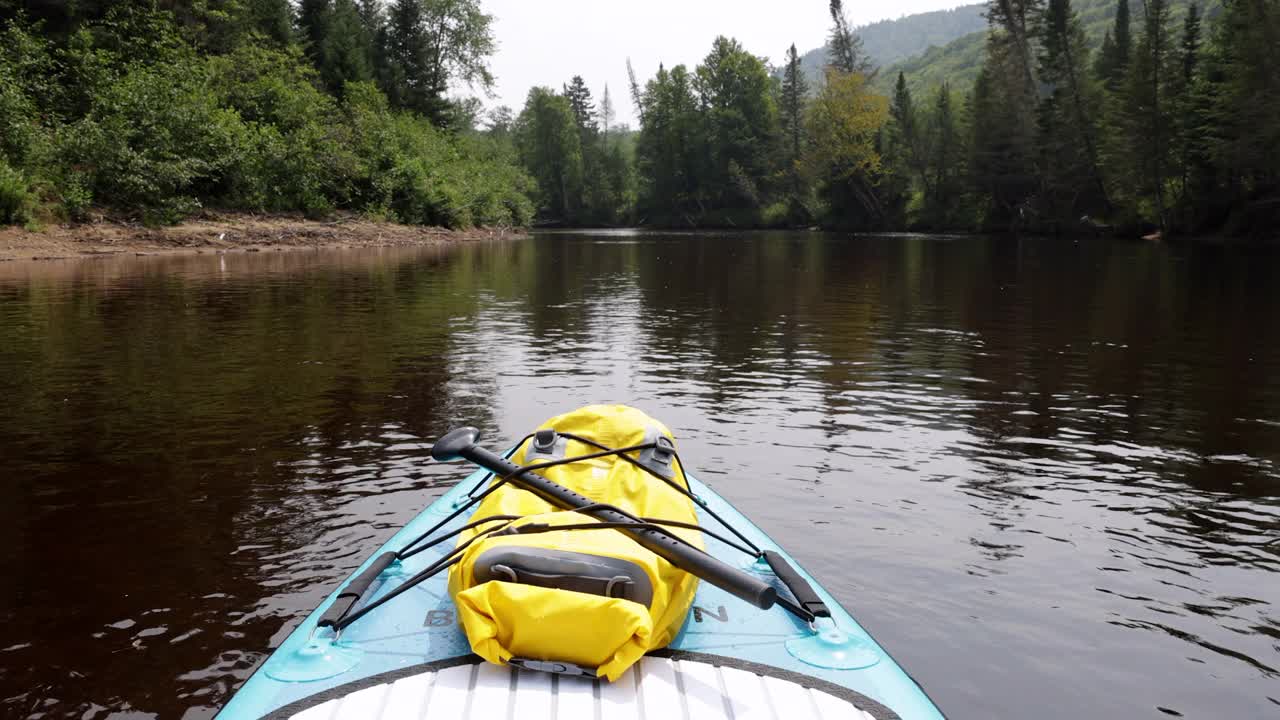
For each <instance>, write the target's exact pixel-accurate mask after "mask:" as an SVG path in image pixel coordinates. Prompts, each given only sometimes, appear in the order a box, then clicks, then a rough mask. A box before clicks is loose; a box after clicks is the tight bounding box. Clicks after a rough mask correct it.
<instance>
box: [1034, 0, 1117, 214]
mask: <svg viewBox="0 0 1280 720" xmlns="http://www.w3.org/2000/svg"><path fill="white" fill-rule="evenodd" d="M1036 34H1037V35H1038V36H1039V38H1040V53H1039V56H1038V61H1039V76H1040V80H1041V82H1043V83H1044V84H1045V85H1046V86H1047V88H1048V93H1049V94H1048V96H1047V97H1045V98H1044V99H1043V100H1042V101H1041V103H1040V109H1039V124H1040V136H1039V149H1040V152H1039V157H1040V163H1041V164H1040V171H1041V177H1042V187H1043V192H1044V197H1045V199H1046V201H1047V203H1048V205H1049V207H1048V208H1047V209H1048V211H1049V213H1050V214H1051V216H1052V217H1053V219H1054V220H1055V221H1058V222H1062V221H1069V220H1071V219H1072V218H1074V217H1076V216H1077V213H1079V212H1101V213H1104V214H1105V213H1106V212H1107V211H1108V210H1109V204H1108V200H1107V190H1106V185H1105V184H1104V182H1103V178H1102V170H1101V167H1100V166H1099V161H1098V139H1097V138H1098V131H1097V127H1096V125H1095V119H1096V116H1097V111H1098V106H1099V103H1098V99H1097V97H1096V96H1095V94H1094V91H1093V86H1092V84H1091V83H1090V82H1089V79H1088V77H1087V76H1086V74H1085V68H1086V67H1088V53H1089V50H1088V45H1087V44H1086V41H1085V36H1084V30H1083V29H1082V28H1081V27H1080V21H1079V19H1078V18H1077V17H1076V13H1075V10H1074V9H1072V7H1071V0H1049V3H1048V6H1047V7H1046V8H1045V11H1044V13H1043V14H1041V16H1040V18H1039V19H1038V21H1037V28H1036Z"/></svg>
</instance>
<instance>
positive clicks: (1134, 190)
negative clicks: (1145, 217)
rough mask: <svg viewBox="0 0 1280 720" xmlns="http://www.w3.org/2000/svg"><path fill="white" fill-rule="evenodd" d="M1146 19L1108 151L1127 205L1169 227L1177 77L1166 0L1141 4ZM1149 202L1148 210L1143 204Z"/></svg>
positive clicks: (1131, 62) (1132, 59) (1154, 0)
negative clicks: (1168, 196)
mask: <svg viewBox="0 0 1280 720" xmlns="http://www.w3.org/2000/svg"><path fill="white" fill-rule="evenodd" d="M1143 5H1144V9H1145V17H1144V20H1143V26H1142V34H1141V35H1140V36H1139V37H1138V44H1137V46H1136V47H1135V49H1134V50H1135V51H1134V53H1133V56H1132V57H1131V58H1130V62H1129V69H1128V73H1127V74H1126V77H1125V85H1124V88H1123V94H1122V97H1121V98H1120V104H1119V111H1118V114H1117V117H1116V122H1117V127H1116V135H1115V141H1116V142H1117V145H1116V147H1115V149H1114V151H1113V155H1114V157H1116V158H1117V159H1118V160H1119V164H1120V167H1121V173H1122V175H1121V179H1122V187H1123V188H1126V189H1127V190H1128V192H1129V193H1130V198H1129V199H1130V205H1131V207H1133V208H1134V209H1136V210H1137V211H1138V212H1139V213H1141V214H1148V213H1147V211H1148V210H1149V216H1150V217H1152V218H1154V219H1155V221H1156V224H1157V225H1159V227H1160V228H1161V229H1165V228H1167V227H1168V216H1167V213H1166V211H1167V199H1166V197H1165V183H1166V181H1167V180H1168V173H1169V169H1170V148H1171V146H1172V142H1171V135H1172V128H1173V124H1174V121H1173V112H1174V110H1175V107H1174V104H1173V102H1172V101H1171V98H1170V97H1169V94H1170V80H1171V79H1173V78H1175V77H1176V76H1177V72H1178V71H1177V69H1176V64H1175V63H1174V62H1173V60H1174V56H1173V53H1172V46H1173V43H1172V42H1171V41H1170V37H1169V7H1168V2H1167V0H1143ZM1148 203H1149V205H1148Z"/></svg>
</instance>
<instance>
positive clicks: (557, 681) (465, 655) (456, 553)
mask: <svg viewBox="0 0 1280 720" xmlns="http://www.w3.org/2000/svg"><path fill="white" fill-rule="evenodd" d="M477 435H478V433H476V431H474V430H472V429H469V428H468V429H463V430H461V431H455V432H454V433H450V435H448V436H446V437H445V438H443V439H442V440H441V441H440V442H438V443H437V444H436V447H435V448H433V452H432V454H433V456H435V457H436V459H438V460H452V459H458V458H463V459H467V460H470V461H471V462H474V463H476V464H479V465H480V466H481V469H480V470H477V471H476V472H474V473H472V474H471V475H470V476H469V477H467V478H466V479H464V480H463V481H462V482H460V483H459V484H458V485H456V486H454V487H453V488H452V489H450V490H449V491H448V492H446V493H445V494H444V495H443V496H442V497H440V498H439V499H438V500H436V501H435V502H434V503H432V504H431V505H430V506H429V507H428V508H427V509H426V510H424V511H423V512H422V513H421V514H420V515H418V517H416V518H414V519H413V520H412V521H411V522H410V523H409V524H408V525H406V526H405V527H404V528H403V529H402V530H401V531H400V532H398V533H397V534H396V535H395V536H394V537H392V538H391V539H390V540H389V541H388V542H387V543H386V544H385V545H384V546H383V547H382V548H381V549H380V550H379V551H378V552H377V553H375V554H374V555H373V556H372V557H371V558H370V559H369V560H368V561H366V562H365V563H364V564H363V565H362V566H361V567H360V568H359V569H358V570H357V571H356V573H355V574H354V575H353V576H352V578H351V579H350V580H348V581H347V582H345V583H343V584H342V585H341V586H340V587H339V588H338V589H337V590H335V591H334V593H333V594H331V595H330V596H329V597H328V598H327V599H326V600H325V601H324V602H323V603H321V605H320V607H318V608H317V609H316V610H315V611H314V612H313V613H311V615H310V616H308V617H307V618H306V619H305V620H304V621H303V622H302V624H301V625H299V626H298V627H297V628H296V629H295V630H294V631H293V633H291V634H290V635H289V637H288V638H286V639H285V641H284V642H283V643H282V644H281V646H280V647H279V648H277V649H276V651H275V652H274V653H272V655H271V656H270V657H269V658H268V659H267V660H266V661H265V662H264V663H263V665H262V666H261V667H259V668H258V670H257V671H256V672H255V673H254V675H253V676H252V677H250V678H249V680H248V681H247V682H246V683H245V684H244V686H243V687H241V688H240V690H239V691H238V692H237V693H236V694H235V696H234V697H233V698H232V699H231V701H230V702H229V703H228V704H227V705H226V706H225V707H224V708H223V709H222V712H221V713H220V714H219V715H218V717H219V718H221V719H222V720H241V719H242V718H243V719H248V718H264V717H265V718H298V719H299V720H331V719H332V720H347V719H356V718H361V719H362V718H414V719H421V718H426V719H431V720H434V719H436V718H442V719H453V718H458V719H463V718H476V719H477V720H481V719H483V720H497V719H499V718H511V719H512V720H543V719H547V720H549V719H551V718H556V719H565V720H568V719H571V718H572V719H580V720H599V719H604V720H608V719H610V718H635V719H637V720H638V719H641V718H649V719H654V720H677V719H679V718H688V719H689V720H704V719H705V720H713V719H717V718H735V719H737V718H786V720H798V719H800V718H854V719H857V720H868V719H875V720H890V719H895V718H896V719H901V720H935V719H940V718H942V714H941V712H939V710H938V709H937V708H936V707H935V706H934V705H933V703H932V702H931V701H930V700H929V698H928V697H927V696H926V695H925V694H924V692H923V691H922V690H921V689H920V687H919V686H918V685H917V684H916V683H915V682H914V681H913V680H912V679H911V678H910V677H909V676H908V675H907V674H906V673H905V672H904V671H903V670H902V668H900V667H899V666H898V665H897V663H895V662H894V660H893V659H892V658H891V657H889V655H888V653H886V652H885V650H884V649H883V648H881V647H880V646H879V645H878V644H877V643H876V642H875V640H873V639H872V638H871V636H870V635H869V634H868V633H867V632H866V631H865V630H864V629H863V628H862V627H861V626H860V625H858V623H857V622H856V621H855V620H854V619H853V617H852V616H851V615H849V613H848V612H847V611H845V610H844V609H843V608H842V607H841V606H840V605H839V603H837V602H836V600H835V598H833V597H832V596H831V595H830V593H828V592H827V591H826V590H825V589H823V588H822V587H821V586H820V585H819V584H818V583H817V582H816V581H815V580H814V579H813V578H812V577H810V576H809V575H808V573H806V572H805V571H804V570H803V569H801V568H800V567H799V566H798V565H797V564H796V563H795V561H794V560H793V559H792V558H791V557H790V556H789V555H788V554H787V553H786V552H785V551H784V550H782V549H781V548H779V547H778V545H777V543H775V542H774V541H773V540H771V539H770V538H769V537H768V535H766V534H765V533H764V532H763V531H762V530H760V529H759V528H758V527H756V526H755V525H754V524H753V523H751V521H750V520H748V519H747V518H746V517H745V516H743V515H742V514H741V513H739V512H738V511H737V510H736V509H735V508H734V507H733V506H732V505H730V504H729V503H728V502H727V501H725V500H724V499H723V498H721V497H720V496H719V495H717V494H716V493H715V492H714V491H712V490H711V489H710V488H708V487H707V486H705V485H703V484H702V483H701V482H699V481H698V480H696V479H695V478H693V477H692V476H689V475H686V474H684V473H683V471H681V472H680V475H679V477H678V479H679V480H682V481H683V482H684V483H687V486H686V485H685V484H681V485H680V487H678V488H676V489H677V490H680V491H681V492H683V493H685V494H686V495H687V497H688V499H689V500H690V501H691V507H695V508H696V513H697V520H698V523H697V524H698V525H700V526H701V527H702V528H703V529H704V530H703V531H702V532H701V533H700V534H701V542H700V543H689V542H684V541H682V538H687V537H688V533H689V530H688V529H687V528H681V529H680V533H679V535H677V533H676V532H675V531H674V529H673V527H671V525H669V524H663V523H661V522H660V521H657V520H654V521H653V523H650V522H647V521H648V520H650V518H645V520H646V522H641V521H640V520H639V519H638V518H637V516H635V515H632V514H627V513H626V512H625V510H620V509H619V508H617V507H615V506H613V505H604V506H603V507H602V503H601V501H600V500H599V499H598V498H594V499H588V498H586V497H584V496H582V495H580V494H577V493H575V492H573V491H572V490H570V489H568V488H566V487H564V486H561V485H559V484H558V483H556V482H555V481H553V480H549V479H548V478H547V477H546V475H547V474H550V473H551V472H553V471H552V470H551V468H550V466H554V465H567V464H569V463H572V462H574V461H575V460H574V458H573V457H568V458H561V459H559V460H555V461H552V462H543V463H536V462H535V463H528V464H526V465H523V466H522V465H518V464H516V463H514V462H512V461H511V459H510V456H511V455H512V454H514V453H515V452H516V451H512V453H509V454H508V455H507V456H500V455H496V454H494V453H491V452H489V451H487V450H484V448H482V447H481V446H479V445H478V444H477ZM569 437H574V438H576V439H582V440H584V441H585V442H593V441H591V440H590V439H589V438H577V436H573V435H569ZM522 442H523V443H532V444H531V445H529V447H530V448H533V447H534V446H536V445H537V444H538V443H543V444H545V445H546V447H549V448H550V447H556V446H557V442H559V447H561V448H563V446H564V440H563V438H559V437H557V436H556V435H555V433H554V432H550V431H548V430H543V431H541V432H540V433H539V434H538V436H537V437H535V436H533V435H531V436H530V437H528V438H526V439H525V441H522ZM519 447H521V446H520V445H518V446H517V448H519ZM597 447H604V446H603V445H597ZM637 447H638V446H637ZM655 448H656V450H655ZM646 450H648V451H649V453H648V459H649V460H652V459H653V456H654V454H655V453H669V454H674V453H673V448H672V447H671V445H670V443H665V442H663V441H662V440H661V439H657V441H655V442H653V443H650V444H649V445H645V446H644V447H643V448H640V449H634V450H633V451H630V452H629V453H628V457H629V458H632V459H627V458H621V459H624V460H627V462H628V463H631V464H632V465H636V466H637V467H639V466H640V465H641V464H642V463H641V462H636V461H635V458H637V457H638V458H641V459H644V458H645V457H646ZM532 453H533V450H527V451H526V453H525V454H522V455H520V456H519V457H521V458H526V457H534V455H533V454H532ZM595 454H596V455H602V454H603V455H609V454H615V455H620V454H621V453H620V451H612V453H610V452H597V453H595ZM659 459H661V455H659ZM668 461H669V460H668ZM531 468H532V469H531ZM653 475H654V477H655V478H657V479H658V480H662V478H661V477H659V476H658V474H657V473H653ZM655 482H657V480H655ZM503 484H507V485H510V486H511V487H513V488H518V490H519V491H522V492H528V493H533V494H535V495H536V496H537V497H538V498H540V499H541V500H543V501H545V502H546V503H549V504H550V505H552V506H554V507H555V508H556V509H557V510H562V511H564V512H567V513H578V514H579V515H576V516H575V518H577V517H581V518H582V519H585V520H589V521H590V522H598V523H606V524H608V526H609V529H601V530H597V531H596V532H595V533H592V534H596V535H598V534H600V533H604V532H609V533H614V532H616V533H620V534H624V535H625V536H626V537H627V538H629V539H630V540H631V541H634V542H635V543H636V544H637V545H641V546H643V547H646V548H648V549H650V550H652V552H654V553H656V554H657V555H659V556H661V557H662V558H664V561H665V562H669V563H670V565H671V566H674V567H675V568H678V569H679V570H682V571H685V572H687V573H689V574H690V575H693V576H696V577H698V578H700V582H699V583H698V584H697V590H696V594H695V595H694V596H693V600H692V604H691V605H690V606H689V608H688V611H687V613H685V615H684V619H683V624H682V625H679V630H678V633H677V634H675V637H674V639H673V640H672V641H671V642H670V643H669V644H667V646H666V647H664V648H660V649H653V650H651V651H650V652H649V653H648V654H646V655H644V656H643V657H642V658H640V659H639V660H638V661H635V662H634V664H629V665H627V666H626V667H627V669H626V670H625V672H623V673H621V675H620V676H618V677H617V679H616V680H614V681H612V682H610V681H609V680H607V679H606V678H605V677H604V675H605V673H604V671H603V668H601V669H600V670H599V672H600V677H597V676H596V673H597V669H596V668H589V667H588V668H584V667H581V666H579V665H577V664H574V663H570V662H562V661H559V660H558V659H557V658H554V657H543V658H529V657H522V658H514V657H510V658H508V657H507V656H506V655H503V656H502V657H503V658H504V659H507V660H509V661H508V662H504V664H501V665H499V664H495V663H493V662H486V661H485V660H484V659H483V658H481V657H479V656H478V655H476V654H474V653H473V643H472V642H471V641H469V639H468V635H467V634H466V633H464V630H463V629H462V627H460V622H459V620H460V608H459V607H458V606H457V605H455V602H454V599H453V597H452V596H451V594H450V587H449V575H448V572H449V570H448V569H449V568H450V567H451V566H452V565H456V564H457V563H458V562H460V561H461V560H463V557H462V555H461V552H462V550H464V549H465V548H463V547H462V546H463V545H465V544H466V543H465V542H462V541H458V540H455V539H456V538H459V537H462V538H463V539H464V540H465V539H466V538H468V537H469V536H471V537H474V535H475V533H476V532H477V528H481V527H485V528H487V529H490V530H493V529H495V528H492V527H490V526H489V524H490V521H487V520H485V519H484V518H481V519H480V520H479V521H477V519H476V518H474V517H472V516H471V515H470V514H469V513H470V511H472V509H473V508H475V507H476V505H477V504H479V503H480V502H481V501H482V500H483V498H484V497H485V496H486V495H487V494H490V493H491V492H492V490H493V489H494V488H495V486H499V485H503ZM665 484H666V485H668V486H673V487H674V485H673V483H671V482H665ZM654 492H657V490H655V491H654ZM663 492H666V491H665V490H664V491H663ZM615 511H617V512H621V513H622V514H621V515H617V514H611V513H614V512H615ZM480 523H484V524H480ZM654 523H656V524H654ZM673 524H674V523H673ZM503 527H504V528H508V530H507V532H505V533H499V534H512V532H515V531H513V530H511V529H510V528H511V527H517V528H518V524H515V523H514V522H513V521H509V520H508V521H504V524H503ZM538 529H544V528H543V527H539V528H538ZM694 532H697V531H696V530H695V531H694ZM469 534H470V535H469ZM455 543H457V547H455ZM699 546H700V547H699ZM704 548H705V550H704ZM496 567H497V568H498V570H501V571H502V572H501V573H499V576H496V577H495V578H494V579H493V580H491V581H492V582H503V581H510V582H517V583H519V582H524V583H534V584H542V585H545V584H546V582H547V578H548V577H553V576H554V577H563V576H564V575H565V572H551V573H550V574H548V573H549V572H550V571H546V570H544V569H542V568H539V567H535V568H534V569H535V570H537V571H539V572H533V573H528V572H524V570H522V571H521V572H524V577H523V578H521V577H517V573H516V572H514V571H512V570H510V569H508V568H507V567H506V566H503V565H498V566H496ZM455 572H456V568H455ZM566 572H567V571H566ZM503 573H505V574H503ZM569 574H570V575H572V573H569ZM614 579H615V580H622V581H623V582H624V583H625V582H626V581H625V578H624V577H619V578H614ZM641 581H642V583H643V582H644V579H643V578H641ZM571 582H576V583H578V584H576V585H574V586H573V587H572V589H573V590H574V591H582V592H587V593H592V592H597V593H604V594H608V595H609V596H610V597H611V598H625V597H627V596H626V595H625V593H623V592H622V591H616V592H615V590H614V584H615V583H612V582H611V583H609V589H608V590H607V591H605V590H599V591H597V590H595V589H594V588H593V587H591V586H590V584H589V583H588V584H585V585H584V584H582V583H585V582H587V581H586V580H583V579H582V578H580V577H578V578H572V579H571ZM457 589H458V588H457V587H455V588H454V590H455V591H456V590H457ZM557 592H559V590H557ZM653 596H654V593H653V592H652V590H651V589H649V592H648V594H647V595H645V599H643V600H640V602H646V601H647V600H648V598H650V597H653ZM632 600H635V598H634V597H632ZM527 610H528V608H521V611H522V612H523V611H527ZM470 612H472V608H471V607H470V606H469V605H468V606H467V607H466V608H463V609H462V615H463V616H464V617H466V616H467V613H470ZM519 617H521V618H526V617H530V614H529V613H528V612H523V614H521V615H520V616H519ZM532 617H537V612H534V613H533V614H532ZM589 620H590V618H587V619H584V622H583V625H582V627H583V628H590V627H591V623H590V622H589ZM522 622H528V623H534V621H533V620H522ZM548 622H550V620H548ZM673 627H674V626H673ZM524 629H526V628H515V631H516V632H515V634H516V635H517V636H518V635H520V634H521V631H522V630H524ZM527 629H528V630H530V631H533V630H535V628H527ZM543 629H545V628H543ZM468 630H469V631H471V630H474V628H472V627H469V628H468ZM576 632H578V630H576V629H575V627H574V624H573V623H570V625H569V626H568V627H567V628H566V629H565V630H564V631H563V633H564V634H566V635H567V636H570V637H572V636H573V635H574V634H575V633H576ZM582 632H584V633H585V632H588V631H585V630H584V631H582ZM590 632H596V633H598V632H599V629H598V628H597V629H596V630H594V631H590ZM508 635H510V633H508ZM582 639H583V641H584V642H587V641H589V640H590V639H591V638H589V637H584V638H582ZM477 649H478V648H477ZM481 652H484V651H481ZM485 654H486V655H488V656H490V657H491V659H492V652H485Z"/></svg>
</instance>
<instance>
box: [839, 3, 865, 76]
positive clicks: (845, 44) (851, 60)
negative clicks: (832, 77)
mask: <svg viewBox="0 0 1280 720" xmlns="http://www.w3.org/2000/svg"><path fill="white" fill-rule="evenodd" d="M830 12H831V35H830V37H829V39H828V40H827V56H828V64H829V65H830V66H831V67H833V68H835V69H836V70H838V71H840V72H842V73H862V74H863V75H866V76H868V78H870V76H872V75H874V74H875V65H874V64H873V63H872V62H871V58H869V57H867V54H866V52H865V51H864V50H863V49H862V38H860V37H858V34H857V33H855V32H854V31H853V26H851V25H850V24H849V18H848V16H846V15H845V14H844V3H843V2H842V0H831V6H830Z"/></svg>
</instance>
